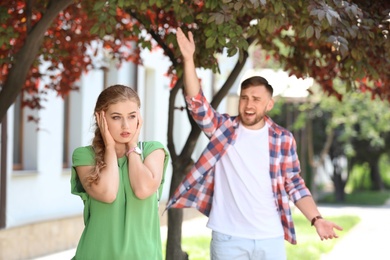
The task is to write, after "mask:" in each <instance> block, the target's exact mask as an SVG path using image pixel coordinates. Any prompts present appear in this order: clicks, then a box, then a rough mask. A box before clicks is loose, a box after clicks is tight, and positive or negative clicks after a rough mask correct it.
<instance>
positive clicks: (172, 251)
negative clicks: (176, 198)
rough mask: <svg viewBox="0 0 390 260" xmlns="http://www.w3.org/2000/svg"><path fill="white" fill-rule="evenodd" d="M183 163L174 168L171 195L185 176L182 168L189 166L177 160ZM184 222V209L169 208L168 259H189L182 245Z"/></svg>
mask: <svg viewBox="0 0 390 260" xmlns="http://www.w3.org/2000/svg"><path fill="white" fill-rule="evenodd" d="M176 163H178V164H181V165H177V164H175V165H177V166H176V167H174V168H173V171H172V180H171V187H170V192H169V193H170V194H169V197H171V196H172V195H173V193H174V191H175V189H176V187H178V186H179V184H180V182H181V181H182V179H183V177H184V173H186V172H187V171H185V170H180V169H184V168H187V169H188V167H184V166H182V165H183V163H180V162H176ZM182 223H183V209H175V208H171V209H169V210H168V237H167V245H166V255H165V257H166V259H175V260H188V254H187V253H186V252H184V251H183V249H182V247H181V235H182V232H181V231H182Z"/></svg>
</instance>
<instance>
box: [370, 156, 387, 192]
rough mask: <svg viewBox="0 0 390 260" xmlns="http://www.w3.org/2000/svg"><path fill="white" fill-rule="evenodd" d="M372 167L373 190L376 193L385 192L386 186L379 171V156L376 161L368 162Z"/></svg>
mask: <svg viewBox="0 0 390 260" xmlns="http://www.w3.org/2000/svg"><path fill="white" fill-rule="evenodd" d="M368 163H369V165H370V170H371V171H370V178H371V183H372V189H373V190H375V191H383V190H384V189H385V185H384V183H383V180H382V177H381V174H380V171H379V156H378V157H376V158H375V160H371V161H369V162H368Z"/></svg>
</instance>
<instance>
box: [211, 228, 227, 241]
mask: <svg viewBox="0 0 390 260" xmlns="http://www.w3.org/2000/svg"><path fill="white" fill-rule="evenodd" d="M211 236H212V237H211V238H212V239H213V240H215V241H219V242H224V241H229V240H231V239H232V236H230V235H226V234H223V233H220V232H217V231H212V233H211Z"/></svg>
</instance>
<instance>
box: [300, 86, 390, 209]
mask: <svg viewBox="0 0 390 260" xmlns="http://www.w3.org/2000/svg"><path fill="white" fill-rule="evenodd" d="M333 83H334V85H335V86H337V89H338V91H340V93H342V94H343V96H344V101H343V102H339V101H338V100H337V98H336V97H334V96H331V97H323V96H322V93H321V92H317V91H315V90H312V91H313V92H315V94H314V95H312V96H311V97H310V99H309V102H307V103H305V104H303V105H302V106H301V107H300V110H301V114H300V115H301V116H303V117H304V118H307V117H309V118H310V120H311V121H312V125H313V128H314V129H315V130H314V131H313V132H314V133H313V135H314V136H313V139H314V145H313V150H314V153H315V154H316V155H319V157H321V156H320V155H321V154H328V155H329V156H330V159H331V161H332V163H333V168H334V172H333V175H332V180H333V183H334V188H335V197H336V200H337V201H339V202H342V201H344V198H345V191H344V188H345V185H346V184H347V182H348V180H349V177H350V174H351V169H352V167H353V166H354V165H355V164H362V163H366V162H367V163H368V164H369V167H370V177H371V186H372V189H373V190H383V189H384V183H383V180H382V179H381V175H380V172H379V159H380V157H381V155H383V154H385V153H389V151H390V142H389V140H390V139H389V138H390V125H389V124H388V122H389V120H390V113H389V111H388V107H389V102H388V101H387V100H380V99H379V98H378V97H377V98H374V99H372V97H371V95H370V93H367V92H366V93H362V92H361V91H357V92H347V93H346V92H343V91H345V87H344V86H342V83H341V82H340V81H339V80H334V82H333ZM314 89H315V88H314ZM342 157H344V158H347V159H348V169H347V170H348V173H347V175H346V176H343V174H342V170H343V169H342V168H343V167H342V165H340V162H342V161H340V158H342ZM344 170H345V169H344Z"/></svg>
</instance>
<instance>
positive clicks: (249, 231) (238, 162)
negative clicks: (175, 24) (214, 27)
mask: <svg viewBox="0 0 390 260" xmlns="http://www.w3.org/2000/svg"><path fill="white" fill-rule="evenodd" d="M177 41H178V45H179V48H180V51H181V53H182V55H183V59H184V80H185V81H184V82H185V83H184V90H185V94H186V101H187V105H188V109H189V111H190V112H191V115H192V117H193V118H194V120H195V121H196V122H197V123H198V125H199V127H200V128H201V129H202V131H203V132H204V133H205V134H206V136H207V137H208V138H209V139H210V142H209V144H208V145H207V147H206V149H205V150H204V152H203V153H202V155H201V156H200V158H199V159H198V161H197V162H196V163H195V165H194V166H193V168H192V169H191V171H190V172H189V173H188V174H187V176H186V178H185V179H184V180H183V182H182V183H181V185H180V186H179V187H178V188H177V189H176V192H175V194H174V195H173V196H172V198H170V200H169V201H168V205H167V209H169V208H184V207H195V208H197V209H198V210H199V211H200V212H202V213H203V214H205V215H206V216H208V217H209V220H208V223H207V226H208V227H209V228H210V229H211V230H212V240H211V245H210V256H211V259H213V260H230V259H234V260H236V259H248V260H249V259H256V260H257V259H262V260H283V259H287V256H286V252H285V245H284V241H285V240H287V241H288V242H290V243H292V244H296V236H295V230H294V224H293V219H292V215H291V209H290V205H289V201H290V200H291V201H292V202H293V203H294V204H295V206H296V207H297V208H298V209H299V210H300V211H301V212H302V213H303V215H304V216H305V217H306V218H307V219H308V224H309V225H312V226H313V227H314V228H315V229H316V231H317V233H318V235H319V237H320V239H321V240H324V239H332V238H337V237H338V236H337V234H336V232H335V230H342V228H341V227H339V226H338V225H336V224H335V223H332V222H330V221H328V220H326V219H324V218H322V216H321V214H320V212H319V211H318V208H317V206H316V204H315V202H314V200H313V198H312V197H311V194H310V191H309V190H308V188H307V187H306V186H305V182H304V180H303V179H302V178H301V176H300V166H299V159H298V156H297V152H296V145H295V139H294V137H293V135H292V134H291V133H290V132H289V131H288V130H286V129H284V128H282V127H281V126H279V125H277V124H276V123H274V122H273V121H272V120H271V118H270V117H268V116H267V112H268V111H270V110H271V109H272V107H273V104H274V101H273V98H272V94H273V89H272V86H271V85H270V84H269V83H268V82H267V80H266V79H264V78H262V77H258V76H255V77H251V78H248V79H246V80H244V81H243V82H242V84H241V92H240V99H239V105H238V111H239V114H238V116H229V115H226V114H219V113H218V112H217V111H216V110H214V108H212V107H211V106H210V104H209V102H208V101H207V100H206V98H205V97H204V95H203V92H202V89H201V87H200V84H199V80H198V77H197V74H196V70H195V64H194V60H193V55H194V52H195V43H194V40H193V35H192V33H191V32H189V33H188V37H187V36H186V35H185V34H184V33H183V31H182V30H181V29H180V28H178V30H177ZM139 107H140V100H139V97H138V95H137V93H136V92H135V91H133V90H132V89H131V88H129V87H126V86H122V85H114V86H111V87H109V88H107V89H105V90H103V91H102V93H101V94H100V95H99V97H98V100H97V103H96V107H95V118H96V131H95V137H94V139H93V142H92V144H91V145H90V146H87V147H79V148H77V149H76V150H75V151H74V153H73V167H72V179H71V184H72V193H73V194H75V195H79V196H80V197H81V198H82V199H83V202H84V223H85V228H84V231H83V234H82V236H81V239H80V242H79V244H78V247H77V251H76V255H75V256H74V258H73V259H81V260H87V259H94V260H95V259H132V260H133V259H137V260H138V259H139V260H141V259H142V260H144V259H152V260H161V259H163V256H162V248H161V237H160V224H159V215H158V205H157V200H158V196H159V195H161V189H162V183H163V180H164V175H165V170H166V166H167V162H168V158H169V154H168V152H167V151H166V150H165V149H164V147H163V145H162V144H161V143H160V142H156V141H150V142H143V143H140V142H139V133H140V129H141V127H142V123H143V121H142V117H141V115H140V113H139ZM141 146H142V149H141Z"/></svg>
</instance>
